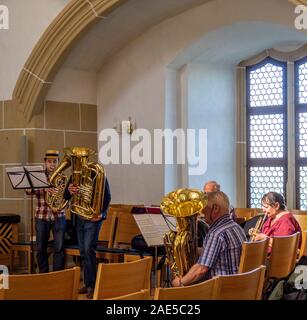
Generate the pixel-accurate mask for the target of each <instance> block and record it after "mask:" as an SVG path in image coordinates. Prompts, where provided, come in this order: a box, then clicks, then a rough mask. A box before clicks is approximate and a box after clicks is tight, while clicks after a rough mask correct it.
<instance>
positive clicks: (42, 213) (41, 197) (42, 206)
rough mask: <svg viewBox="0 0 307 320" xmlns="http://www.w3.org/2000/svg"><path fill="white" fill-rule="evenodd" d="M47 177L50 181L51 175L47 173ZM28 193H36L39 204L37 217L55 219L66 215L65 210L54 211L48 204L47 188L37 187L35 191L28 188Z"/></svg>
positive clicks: (48, 219)
mask: <svg viewBox="0 0 307 320" xmlns="http://www.w3.org/2000/svg"><path fill="white" fill-rule="evenodd" d="M46 175H47V179H48V181H49V175H48V174H47V172H46ZM26 194H27V195H35V196H36V199H37V206H36V209H35V218H38V219H43V220H46V221H54V220H55V219H57V218H61V217H64V216H65V211H64V210H62V211H59V212H53V211H52V210H51V209H50V208H49V207H48V205H47V203H46V200H45V196H46V191H45V189H36V190H34V191H32V190H31V191H29V190H26Z"/></svg>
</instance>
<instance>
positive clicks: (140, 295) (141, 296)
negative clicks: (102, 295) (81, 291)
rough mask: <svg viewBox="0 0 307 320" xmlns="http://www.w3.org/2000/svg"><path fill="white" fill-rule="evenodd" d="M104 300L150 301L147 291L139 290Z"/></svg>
mask: <svg viewBox="0 0 307 320" xmlns="http://www.w3.org/2000/svg"><path fill="white" fill-rule="evenodd" d="M105 300H150V292H149V290H147V289H146V290H140V291H137V292H133V293H128V294H125V295H123V296H119V297H114V298H110V299H105Z"/></svg>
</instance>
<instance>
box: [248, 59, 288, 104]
mask: <svg viewBox="0 0 307 320" xmlns="http://www.w3.org/2000/svg"><path fill="white" fill-rule="evenodd" d="M249 81H250V106H251V107H265V106H281V105H283V101H284V95H283V82H284V80H283V68H282V67H279V66H275V65H273V64H272V63H267V64H266V65H264V66H263V67H261V68H259V69H256V70H253V71H251V72H250V74H249Z"/></svg>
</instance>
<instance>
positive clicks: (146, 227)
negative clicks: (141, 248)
mask: <svg viewBox="0 0 307 320" xmlns="http://www.w3.org/2000/svg"><path fill="white" fill-rule="evenodd" d="M133 216H134V219H135V221H136V223H137V225H138V226H139V228H140V230H141V232H142V235H143V237H144V239H145V241H146V243H147V245H148V246H160V245H163V244H164V243H163V236H164V234H165V233H166V232H169V231H170V227H171V225H170V226H169V225H168V224H167V223H166V221H165V219H164V217H163V215H162V214H150V213H144V214H134V215H133ZM169 218H170V220H171V221H172V223H173V224H174V226H172V228H171V229H173V230H176V219H175V218H174V217H170V216H169ZM172 219H174V220H172Z"/></svg>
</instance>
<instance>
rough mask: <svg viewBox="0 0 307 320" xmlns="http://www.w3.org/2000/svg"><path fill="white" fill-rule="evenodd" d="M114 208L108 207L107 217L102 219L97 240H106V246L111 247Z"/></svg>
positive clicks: (114, 217) (114, 216)
mask: <svg viewBox="0 0 307 320" xmlns="http://www.w3.org/2000/svg"><path fill="white" fill-rule="evenodd" d="M116 217H117V213H116V209H115V208H112V207H110V208H109V211H108V214H107V218H106V219H105V220H104V221H103V223H102V226H101V228H100V231H99V235H98V241H100V242H106V243H107V247H108V248H113V242H114V236H115V225H116Z"/></svg>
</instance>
